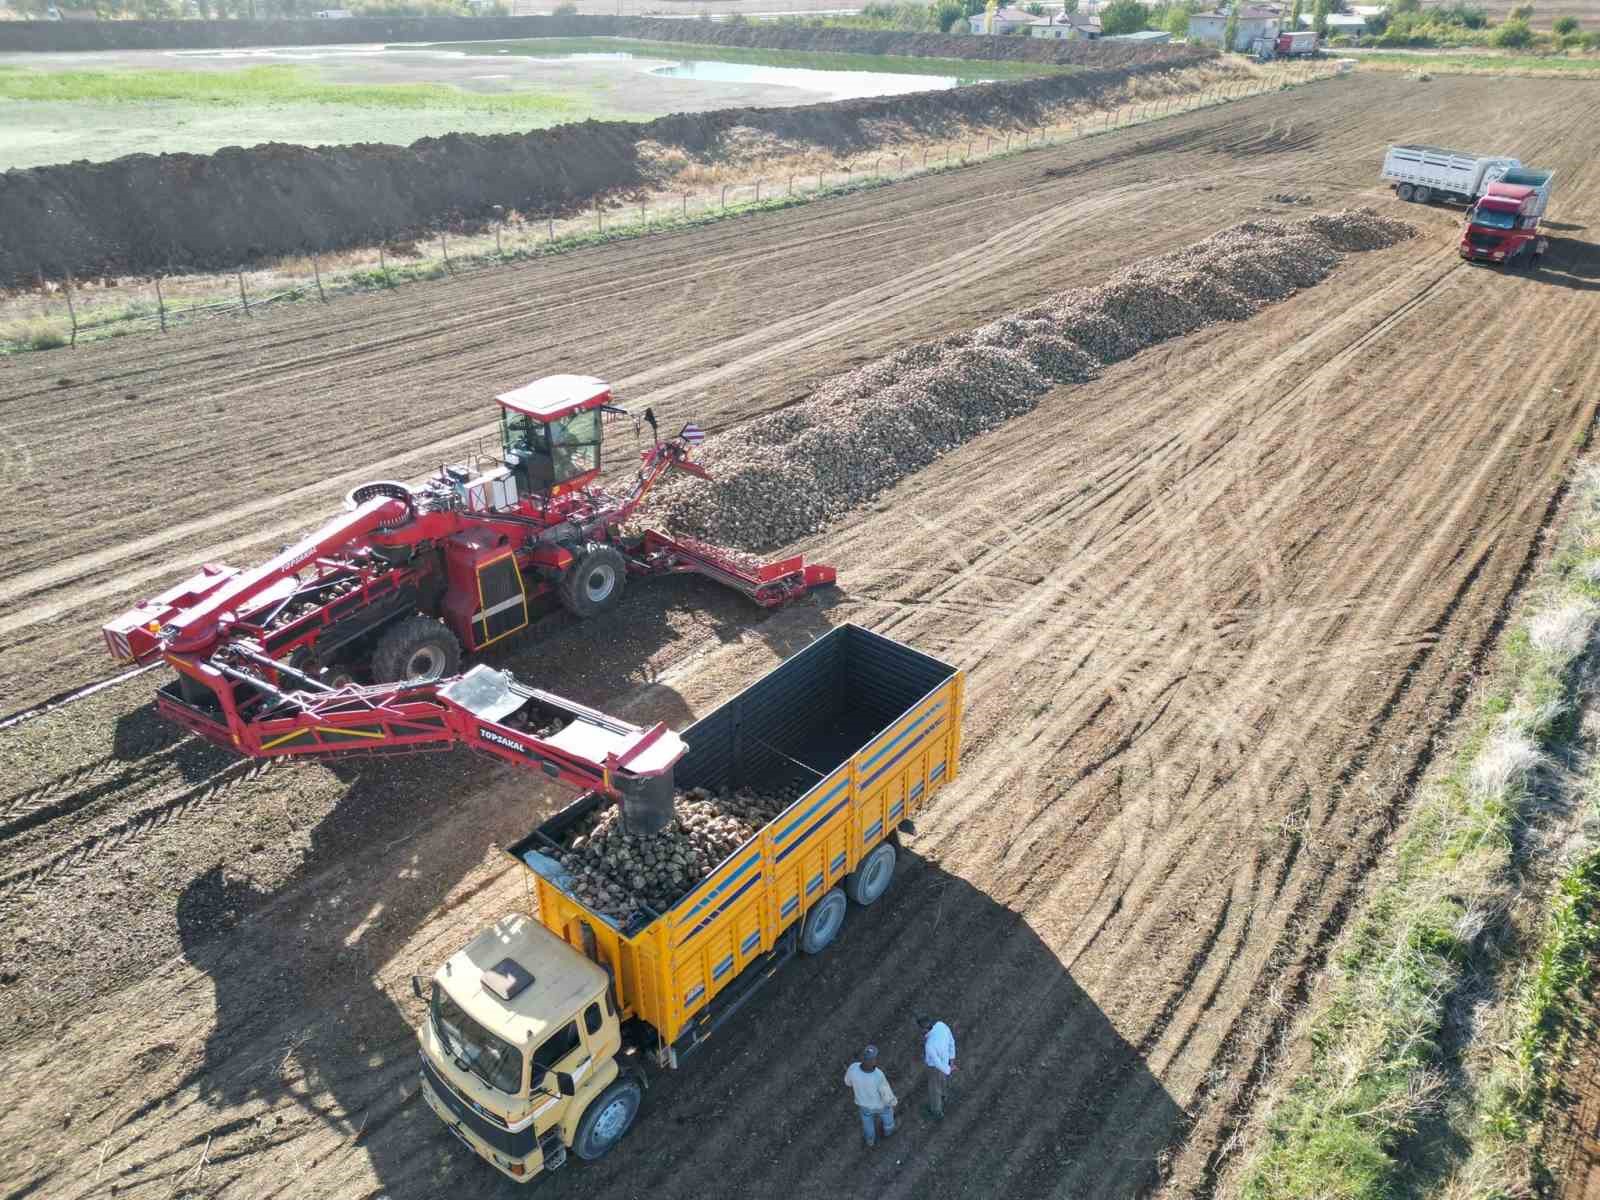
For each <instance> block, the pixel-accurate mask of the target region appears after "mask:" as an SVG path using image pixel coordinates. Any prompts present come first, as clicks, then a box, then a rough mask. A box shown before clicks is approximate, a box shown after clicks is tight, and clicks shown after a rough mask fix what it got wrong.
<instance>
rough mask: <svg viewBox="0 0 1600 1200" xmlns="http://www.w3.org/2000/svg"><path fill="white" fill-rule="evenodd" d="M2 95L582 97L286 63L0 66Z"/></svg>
mask: <svg viewBox="0 0 1600 1200" xmlns="http://www.w3.org/2000/svg"><path fill="white" fill-rule="evenodd" d="M0 100H29V101H36V102H46V103H48V102H55V103H63V102H70V103H80V102H86V103H91V104H148V103H151V102H155V101H173V102H178V103H183V104H205V105H214V106H224V107H228V108H251V107H264V106H273V105H286V104H327V105H337V106H339V107H342V108H381V109H433V110H441V109H442V110H446V111H449V112H459V113H484V112H488V113H499V112H510V113H519V114H526V115H531V116H534V117H554V118H557V119H570V118H571V117H572V115H573V114H577V113H585V112H586V111H587V109H588V107H589V106H587V105H585V104H584V103H583V102H582V101H581V100H578V99H575V98H572V97H567V96H561V95H556V94H554V93H550V92H540V91H516V92H495V93H483V92H467V91H463V90H462V89H460V88H455V87H450V86H449V85H448V84H442V83H384V84H355V83H327V82H324V81H323V80H322V79H321V78H320V77H319V76H318V74H317V73H316V72H314V71H312V70H309V69H308V68H305V67H296V66H288V65H276V66H259V67H241V68H239V69H238V70H233V71H159V70H157V71H127V70H119V71H40V70H36V69H33V68H30V67H3V66H0Z"/></svg>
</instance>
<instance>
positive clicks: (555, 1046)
mask: <svg viewBox="0 0 1600 1200" xmlns="http://www.w3.org/2000/svg"><path fill="white" fill-rule="evenodd" d="M412 989H413V991H415V992H416V994H417V995H418V996H419V997H422V998H424V999H426V1000H427V1001H428V1016H427V1019H426V1020H425V1021H423V1023H422V1025H421V1027H420V1028H419V1029H418V1030H417V1040H418V1042H419V1044H420V1050H421V1056H422V1081H421V1090H422V1096H423V1099H424V1100H425V1101H426V1102H427V1105H428V1107H429V1108H431V1109H432V1110H433V1111H434V1113H435V1115H437V1116H438V1117H439V1119H440V1120H441V1121H443V1122H444V1123H445V1124H446V1125H448V1126H449V1127H450V1130H451V1132H453V1133H454V1134H455V1135H456V1136H457V1137H458V1138H460V1139H461V1141H463V1142H464V1143H466V1145H467V1146H468V1147H470V1148H471V1149H472V1151H473V1152H474V1153H476V1154H477V1155H478V1156H479V1157H480V1158H482V1159H484V1160H485V1161H486V1162H488V1163H489V1164H490V1165H492V1166H493V1167H494V1168H495V1169H496V1170H498V1171H500V1172H501V1173H502V1174H504V1175H506V1176H507V1177H509V1178H511V1179H514V1180H517V1181H519V1182H527V1181H529V1180H531V1179H532V1178H533V1177H534V1176H536V1175H538V1174H540V1173H541V1172H544V1171H550V1170H554V1169H555V1168H557V1167H560V1166H562V1165H563V1164H564V1163H565V1162H566V1158H567V1153H568V1151H569V1150H570V1151H572V1152H574V1153H576V1154H577V1155H578V1156H579V1157H580V1158H585V1159H593V1158H599V1157H600V1156H601V1155H603V1154H605V1153H606V1152H607V1151H609V1150H610V1149H611V1148H612V1147H613V1146H615V1145H616V1143H617V1142H618V1141H620V1140H621V1138H622V1136H623V1135H624V1134H625V1133H627V1131H628V1129H629V1128H630V1127H631V1126H632V1124H633V1118H634V1115H635V1114H636V1113H637V1112H638V1108H639V1101H640V1099H641V1097H642V1091H643V1086H644V1076H643V1072H642V1070H639V1069H637V1068H635V1067H633V1066H631V1065H628V1064H626V1063H625V1062H623V1061H619V1060H621V1059H622V1058H623V1057H624V1056H623V1055H622V1033H621V1025H620V1018H619V1015H618V1012H617V1006H616V997H615V993H614V991H613V989H612V987H611V979H610V976H609V975H608V974H607V973H606V971H605V970H604V969H602V968H601V967H600V966H599V965H597V964H596V963H595V962H593V961H592V960H590V959H588V958H586V957H584V955H583V954H581V953H579V952H578V951H577V950H576V949H574V948H573V947H572V946H570V945H568V944H567V943H566V942H564V941H562V940H561V939H560V938H559V937H557V936H556V935H555V934H553V933H551V932H550V931H549V930H548V929H546V928H545V927H544V926H543V925H542V924H540V923H539V921H538V920H536V919H535V918H533V917H530V916H522V915H514V916H509V917H505V918H503V919H502V920H500V921H498V922H496V923H495V924H494V925H492V926H490V927H489V928H488V929H486V930H484V931H483V932H482V933H481V934H479V935H478V936H477V937H476V938H474V939H473V940H472V941H471V942H470V943H469V944H468V945H467V946H466V947H465V948H464V949H462V950H460V951H458V952H457V953H456V954H454V955H452V956H451V957H450V958H449V959H448V960H447V961H446V962H445V963H444V965H443V966H441V967H440V968H439V970H438V971H437V972H435V974H434V976H433V979H432V981H431V982H430V983H428V984H426V985H425V984H424V982H423V980H422V979H421V978H420V977H413V979H412Z"/></svg>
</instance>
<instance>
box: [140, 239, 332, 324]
mask: <svg viewBox="0 0 1600 1200" xmlns="http://www.w3.org/2000/svg"><path fill="white" fill-rule="evenodd" d="M311 273H312V274H313V275H315V276H316V278H317V296H318V298H319V299H320V300H321V301H322V302H323V303H324V304H326V303H327V302H328V296H327V293H326V292H324V291H323V290H322V267H321V265H320V264H319V263H318V262H317V252H316V251H315V250H313V251H312V252H311ZM156 287H157V289H158V290H159V289H160V287H161V284H160V283H159V282H157V284H156ZM165 325H166V322H164V321H163V322H162V326H163V328H164V327H165Z"/></svg>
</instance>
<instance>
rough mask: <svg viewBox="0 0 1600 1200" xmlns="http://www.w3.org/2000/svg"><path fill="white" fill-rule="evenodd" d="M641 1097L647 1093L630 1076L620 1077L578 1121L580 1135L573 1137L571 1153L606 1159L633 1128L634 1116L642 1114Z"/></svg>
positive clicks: (588, 1158)
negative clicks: (626, 1077) (628, 1077)
mask: <svg viewBox="0 0 1600 1200" xmlns="http://www.w3.org/2000/svg"><path fill="white" fill-rule="evenodd" d="M642 1099H644V1093H643V1092H642V1091H640V1090H639V1085H638V1084H637V1083H635V1082H634V1081H633V1080H631V1079H619V1080H617V1082H615V1083H613V1084H612V1085H611V1086H610V1087H608V1088H607V1089H606V1090H605V1091H603V1092H601V1093H600V1095H599V1097H598V1098H597V1099H596V1100H595V1102H594V1103H593V1104H591V1105H589V1107H588V1109H587V1110H586V1111H585V1112H584V1114H583V1119H582V1120H581V1121H579V1122H578V1134H577V1136H576V1137H574V1138H573V1139H572V1152H573V1153H574V1154H576V1155H577V1156H578V1157H579V1158H581V1159H583V1160H584V1161H585V1162H593V1161H594V1160H595V1159H597V1158H604V1157H605V1156H606V1155H607V1154H609V1153H610V1152H611V1148H612V1147H613V1146H615V1145H616V1144H617V1143H618V1142H620V1141H621V1140H622V1135H623V1134H625V1133H627V1132H628V1130H629V1129H631V1128H633V1119H634V1117H636V1116H638V1115H639V1102H640V1101H641V1100H642Z"/></svg>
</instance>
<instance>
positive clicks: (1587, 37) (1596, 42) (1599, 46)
mask: <svg viewBox="0 0 1600 1200" xmlns="http://www.w3.org/2000/svg"><path fill="white" fill-rule="evenodd" d="M1583 48H1584V49H1585V50H1600V30H1590V31H1589V32H1588V33H1586V34H1584V35H1583Z"/></svg>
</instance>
